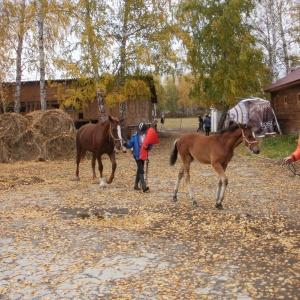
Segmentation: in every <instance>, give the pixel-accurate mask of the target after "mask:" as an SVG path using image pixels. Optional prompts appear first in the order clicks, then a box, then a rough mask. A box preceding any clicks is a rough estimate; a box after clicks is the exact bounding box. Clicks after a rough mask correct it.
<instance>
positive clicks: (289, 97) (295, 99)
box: [265, 67, 300, 135]
mask: <svg viewBox="0 0 300 300" xmlns="http://www.w3.org/2000/svg"><path fill="white" fill-rule="evenodd" d="M265 92H267V93H270V94H271V100H270V102H271V106H272V107H273V109H274V111H275V114H276V116H277V120H278V123H279V126H280V128H281V131H282V133H283V134H288V135H293V134H298V133H299V131H300V67H298V68H297V69H295V70H294V71H292V72H291V73H290V74H288V75H287V76H285V77H283V78H281V79H279V80H277V81H276V82H275V83H273V84H271V85H270V86H268V87H267V88H265Z"/></svg>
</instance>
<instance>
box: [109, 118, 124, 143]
mask: <svg viewBox="0 0 300 300" xmlns="http://www.w3.org/2000/svg"><path fill="white" fill-rule="evenodd" d="M109 137H112V139H113V140H114V143H116V142H120V141H124V140H123V139H122V138H118V139H116V138H115V137H114V135H113V133H112V129H111V123H110V124H109ZM109 139H110V138H109Z"/></svg>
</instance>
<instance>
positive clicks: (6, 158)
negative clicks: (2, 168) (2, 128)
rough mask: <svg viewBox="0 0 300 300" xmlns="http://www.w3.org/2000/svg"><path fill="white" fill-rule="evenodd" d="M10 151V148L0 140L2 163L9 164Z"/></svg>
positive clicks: (0, 159) (0, 160)
mask: <svg viewBox="0 0 300 300" xmlns="http://www.w3.org/2000/svg"><path fill="white" fill-rule="evenodd" d="M8 161H9V150H8V147H7V146H6V145H5V144H4V143H2V142H1V140H0V163H8Z"/></svg>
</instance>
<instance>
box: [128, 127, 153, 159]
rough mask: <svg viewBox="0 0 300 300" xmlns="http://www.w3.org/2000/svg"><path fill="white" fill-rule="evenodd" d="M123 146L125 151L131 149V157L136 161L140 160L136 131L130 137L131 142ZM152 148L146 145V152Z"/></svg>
mask: <svg viewBox="0 0 300 300" xmlns="http://www.w3.org/2000/svg"><path fill="white" fill-rule="evenodd" d="M124 146H125V147H126V148H127V149H130V148H133V152H132V154H133V157H134V158H135V159H136V160H140V153H141V146H140V144H139V134H138V132H137V131H136V132H135V133H134V134H133V135H132V137H131V140H130V141H129V142H127V143H126V144H125V145H124ZM152 148H153V146H152V145H148V150H151V149H152Z"/></svg>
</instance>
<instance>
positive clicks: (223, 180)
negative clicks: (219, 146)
mask: <svg viewBox="0 0 300 300" xmlns="http://www.w3.org/2000/svg"><path fill="white" fill-rule="evenodd" d="M212 166H213V168H214V169H215V170H216V172H217V173H218V175H219V181H218V189H217V194H216V208H219V209H222V208H223V205H222V201H223V199H224V195H225V190H226V187H227V185H228V179H227V177H226V175H225V170H226V167H227V166H222V165H221V164H213V165H212Z"/></svg>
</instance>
